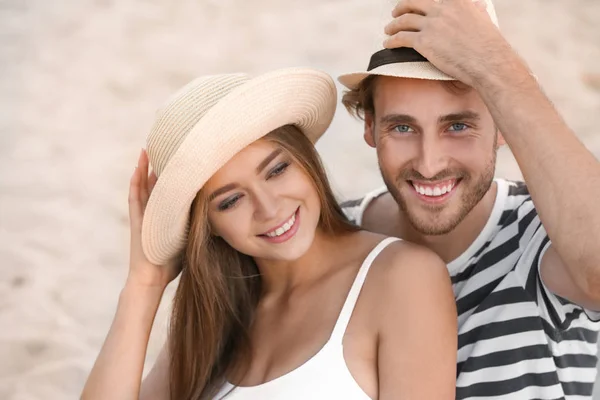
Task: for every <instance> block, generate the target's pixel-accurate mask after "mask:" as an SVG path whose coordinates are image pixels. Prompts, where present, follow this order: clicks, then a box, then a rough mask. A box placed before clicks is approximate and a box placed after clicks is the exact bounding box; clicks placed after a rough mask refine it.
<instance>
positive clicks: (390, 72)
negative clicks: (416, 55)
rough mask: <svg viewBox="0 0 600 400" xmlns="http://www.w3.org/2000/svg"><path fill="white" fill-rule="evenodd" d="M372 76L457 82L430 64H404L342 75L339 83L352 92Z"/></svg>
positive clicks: (387, 65) (388, 65)
mask: <svg viewBox="0 0 600 400" xmlns="http://www.w3.org/2000/svg"><path fill="white" fill-rule="evenodd" d="M371 75H378V76H391V77H395V78H409V79H428V80H436V81H453V80H456V79H455V78H452V77H451V76H449V75H446V74H445V73H443V72H442V71H440V70H439V69H437V68H436V67H435V66H434V65H433V64H432V63H430V62H427V61H425V62H421V61H420V62H403V63H393V64H386V65H382V66H380V67H377V68H374V69H372V70H371V71H360V72H353V73H349V74H344V75H340V76H339V77H338V81H339V82H340V83H341V84H342V85H344V86H345V87H347V88H348V89H350V90H356V89H358V87H359V86H360V83H361V82H362V81H363V80H364V79H366V78H367V77H369V76H371Z"/></svg>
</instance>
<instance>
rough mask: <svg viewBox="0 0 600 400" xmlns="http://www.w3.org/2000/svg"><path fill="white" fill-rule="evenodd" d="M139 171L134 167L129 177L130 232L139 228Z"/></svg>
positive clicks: (140, 216)
mask: <svg viewBox="0 0 600 400" xmlns="http://www.w3.org/2000/svg"><path fill="white" fill-rule="evenodd" d="M140 180H141V179H140V171H139V168H138V167H136V168H135V170H134V171H133V175H132V176H131V180H130V182H129V198H128V202H129V222H130V226H131V232H132V234H133V232H134V231H137V230H138V229H140V228H141V223H142V221H141V219H142V205H141V203H140Z"/></svg>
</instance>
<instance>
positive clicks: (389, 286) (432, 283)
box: [369, 235, 450, 301]
mask: <svg viewBox="0 0 600 400" xmlns="http://www.w3.org/2000/svg"><path fill="white" fill-rule="evenodd" d="M377 236H378V240H379V242H382V241H383V240H386V239H388V237H386V236H382V235H377ZM369 280H370V281H371V282H370V284H371V286H375V287H374V288H371V289H374V290H375V291H377V293H379V294H380V295H384V294H386V293H389V294H390V296H392V297H394V298H395V299H396V301H398V300H399V298H405V297H410V296H411V295H412V293H414V292H415V291H416V290H421V289H423V288H425V287H437V286H450V276H449V274H448V270H447V267H446V264H445V263H444V261H442V259H441V258H440V257H439V256H438V255H437V254H436V253H434V252H433V251H432V250H430V249H428V248H426V247H424V246H421V245H417V244H414V243H410V242H407V241H404V240H401V239H398V240H396V241H392V242H390V243H388V244H387V246H385V248H384V249H383V250H381V252H380V253H379V254H378V255H377V257H376V258H375V259H374V260H373V264H372V265H371V269H370V271H369ZM384 299H385V296H383V297H381V301H385V300H384Z"/></svg>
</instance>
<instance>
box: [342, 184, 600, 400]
mask: <svg viewBox="0 0 600 400" xmlns="http://www.w3.org/2000/svg"><path fill="white" fill-rule="evenodd" d="M496 183H497V185H498V194H497V197H496V201H495V203H494V208H493V210H492V213H491V215H490V217H489V220H488V222H487V223H486V225H485V227H484V229H483V230H482V232H481V234H480V235H479V236H478V237H477V239H476V240H475V241H474V242H473V243H472V244H471V246H470V247H469V248H468V249H467V250H466V251H465V252H464V253H463V254H462V255H461V256H460V257H458V258H457V259H456V260H454V261H452V262H451V263H450V264H448V271H449V272H450V276H451V278H452V284H453V289H454V296H455V298H456V305H457V309H458V335H459V336H458V358H457V362H458V365H457V370H458V371H457V383H456V386H457V387H456V398H457V399H477V398H485V399H491V398H493V399H496V398H497V399H562V398H566V399H583V398H591V396H592V389H593V385H594V381H595V379H596V363H597V359H596V351H597V347H596V343H597V339H598V330H599V328H600V322H598V321H599V320H600V314H598V313H592V312H589V311H586V310H584V309H582V308H581V307H578V306H576V305H574V304H571V303H569V302H568V301H566V300H564V299H562V298H560V297H558V296H556V295H554V294H552V293H551V292H550V291H549V290H547V289H546V287H545V286H544V284H543V283H542V281H541V279H540V274H539V265H540V260H541V258H542V255H543V254H544V252H545V251H546V249H547V248H548V246H549V245H550V240H549V238H548V235H547V234H546V231H545V229H544V227H543V226H542V224H541V222H540V219H539V216H538V214H537V211H536V209H535V207H534V205H533V202H532V200H531V196H530V195H529V192H528V190H527V186H525V184H524V183H522V182H508V181H504V180H501V179H497V180H496ZM385 192H386V189H385V188H382V189H380V190H378V191H375V192H373V193H369V194H368V195H367V196H366V197H365V198H363V199H360V200H355V201H349V202H345V203H343V204H342V208H343V209H344V212H345V213H346V215H347V216H348V218H350V220H352V221H353V222H354V223H356V224H357V225H360V224H361V219H362V214H363V211H364V210H365V209H366V207H367V206H368V204H369V203H370V202H371V201H372V200H373V199H375V198H376V197H378V196H380V195H381V194H383V193H385Z"/></svg>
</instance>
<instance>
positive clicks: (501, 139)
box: [496, 131, 506, 148]
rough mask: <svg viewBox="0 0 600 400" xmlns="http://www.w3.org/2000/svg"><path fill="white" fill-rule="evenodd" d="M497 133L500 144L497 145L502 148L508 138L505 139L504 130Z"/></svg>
mask: <svg viewBox="0 0 600 400" xmlns="http://www.w3.org/2000/svg"><path fill="white" fill-rule="evenodd" d="M496 135H498V142H497V143H498V144H497V145H496V146H497V148H500V147H502V146H504V145H505V144H506V140H504V136H502V132H500V131H498V132H497V133H496Z"/></svg>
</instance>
